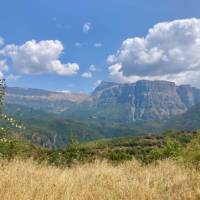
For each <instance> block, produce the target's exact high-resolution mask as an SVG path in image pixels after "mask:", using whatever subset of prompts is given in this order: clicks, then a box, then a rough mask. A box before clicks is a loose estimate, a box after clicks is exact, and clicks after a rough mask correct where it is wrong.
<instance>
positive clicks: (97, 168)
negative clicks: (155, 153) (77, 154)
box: [0, 160, 200, 200]
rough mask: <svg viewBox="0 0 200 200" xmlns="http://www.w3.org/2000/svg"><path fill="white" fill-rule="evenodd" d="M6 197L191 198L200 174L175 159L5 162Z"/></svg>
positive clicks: (1, 178)
mask: <svg viewBox="0 0 200 200" xmlns="http://www.w3.org/2000/svg"><path fill="white" fill-rule="evenodd" d="M0 197H1V200H19V199H20V200H27V199H28V200H66V199H67V200H119V199H122V200H123V199H124V200H130V199H137V200H146V199H148V200H149V199H152V200H160V199H176V200H179V199H180V200H184V199H185V200H186V199H187V200H188V199H191V200H192V199H199V198H200V172H199V171H196V169H194V168H187V167H185V166H183V165H180V164H179V163H177V162H175V161H172V160H164V161H159V162H157V163H156V164H155V163H153V164H150V165H141V163H139V162H138V161H136V160H132V161H126V162H123V163H120V164H118V165H114V164H112V163H109V162H107V161H101V162H100V161H95V162H93V163H90V164H83V165H76V166H74V167H71V168H58V167H54V166H49V165H45V164H42V165H41V164H40V165H38V164H37V163H35V162H34V161H32V160H26V161H22V160H12V161H11V162H5V160H1V161H0Z"/></svg>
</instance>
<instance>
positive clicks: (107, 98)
mask: <svg viewBox="0 0 200 200" xmlns="http://www.w3.org/2000/svg"><path fill="white" fill-rule="evenodd" d="M198 102H200V89H197V88H194V87H191V86H189V85H181V86H176V85H175V83H173V82H167V81H146V80H142V81H138V82H136V83H132V84H118V83H110V82H102V83H101V84H100V85H99V86H98V87H97V88H96V89H95V91H94V92H93V93H92V94H91V96H90V98H89V99H88V100H87V101H86V102H85V106H88V107H89V108H90V109H95V110H99V111H98V112H99V113H101V116H102V114H103V113H102V112H103V111H107V112H109V109H111V110H112V111H111V112H112V113H113V115H114V114H115V115H118V117H117V116H116V117H115V118H118V119H119V121H121V120H120V119H121V118H122V116H123V118H125V119H126V120H127V121H138V120H160V119H168V118H170V117H172V116H174V115H179V114H182V113H184V112H185V111H187V110H188V108H190V107H191V106H193V105H195V104H196V103H198ZM97 116H98V113H97Z"/></svg>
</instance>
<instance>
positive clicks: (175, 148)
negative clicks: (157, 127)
mask: <svg viewBox="0 0 200 200" xmlns="http://www.w3.org/2000/svg"><path fill="white" fill-rule="evenodd" d="M182 151H183V147H182V145H181V144H180V143H179V142H177V141H176V140H171V139H167V141H166V142H165V144H164V145H163V147H161V148H156V149H153V150H152V151H151V152H150V160H151V161H155V160H163V159H167V158H177V157H179V156H180V155H181V154H182Z"/></svg>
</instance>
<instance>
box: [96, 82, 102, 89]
mask: <svg viewBox="0 0 200 200" xmlns="http://www.w3.org/2000/svg"><path fill="white" fill-rule="evenodd" d="M101 83H102V80H97V81H96V82H95V83H94V89H95V88H96V87H98V86H99V85H100V84H101Z"/></svg>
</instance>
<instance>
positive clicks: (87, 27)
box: [83, 22, 92, 33]
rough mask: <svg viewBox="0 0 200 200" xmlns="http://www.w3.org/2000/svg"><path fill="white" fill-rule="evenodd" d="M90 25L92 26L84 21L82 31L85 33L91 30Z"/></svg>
mask: <svg viewBox="0 0 200 200" xmlns="http://www.w3.org/2000/svg"><path fill="white" fill-rule="evenodd" d="M91 27H92V24H91V23H90V22H86V23H85V24H84V25H83V32H84V33H87V32H89V31H90V30H91Z"/></svg>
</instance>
